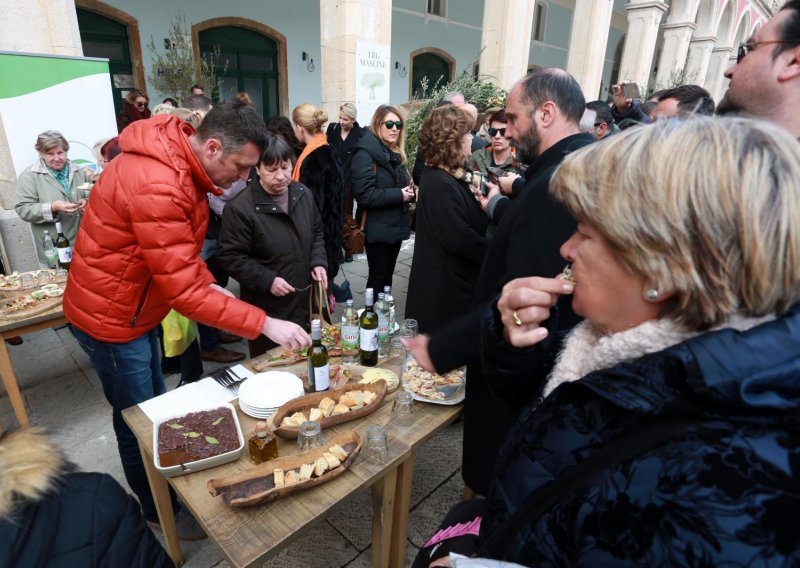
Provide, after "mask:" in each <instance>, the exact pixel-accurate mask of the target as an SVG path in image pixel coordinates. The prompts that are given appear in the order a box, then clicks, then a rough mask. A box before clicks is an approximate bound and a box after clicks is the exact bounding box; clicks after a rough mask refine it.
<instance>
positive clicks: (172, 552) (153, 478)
mask: <svg viewBox="0 0 800 568" xmlns="http://www.w3.org/2000/svg"><path fill="white" fill-rule="evenodd" d="M139 451H140V452H142V459H143V461H144V468H145V471H146V472H147V481H148V482H149V483H150V491H151V492H152V493H153V501H155V504H156V511H157V512H158V522H159V523H161V531H162V532H163V533H164V540H166V542H167V554H169V557H170V558H172V561H173V562H174V563H175V566H181V565H182V564H183V552H182V551H181V541H180V540H179V539H178V527H177V525H176V524H175V512H174V511H173V510H172V500H171V499H170V496H169V483H167V480H166V479H165V478H164V476H163V475H161V474H160V473H159V472H158V470H157V469H156V466H155V465H154V464H153V456H151V455H150V454H149V453H147V450H146V448H145V446H144V444H142V443H141V442H139Z"/></svg>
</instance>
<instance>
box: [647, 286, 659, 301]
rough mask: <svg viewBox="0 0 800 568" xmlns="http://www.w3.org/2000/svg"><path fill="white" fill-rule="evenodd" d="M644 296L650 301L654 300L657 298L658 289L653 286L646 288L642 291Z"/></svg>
mask: <svg viewBox="0 0 800 568" xmlns="http://www.w3.org/2000/svg"><path fill="white" fill-rule="evenodd" d="M644 297H645V298H647V299H648V300H650V301H653V300H656V299H657V298H658V290H656V289H655V288H648V289H647V290H645V292H644Z"/></svg>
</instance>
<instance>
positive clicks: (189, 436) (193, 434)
mask: <svg viewBox="0 0 800 568" xmlns="http://www.w3.org/2000/svg"><path fill="white" fill-rule="evenodd" d="M184 436H186V437H187V438H199V437H200V434H198V433H197V432H187V433H186V434H184Z"/></svg>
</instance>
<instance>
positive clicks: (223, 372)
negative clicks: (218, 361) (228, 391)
mask: <svg viewBox="0 0 800 568" xmlns="http://www.w3.org/2000/svg"><path fill="white" fill-rule="evenodd" d="M209 376H210V377H211V378H213V379H214V380H215V381H217V382H218V383H219V384H221V385H222V386H223V387H228V388H232V387H235V388H236V389H237V390H238V388H239V387H238V383H240V382H242V381H243V380H244V377H240V376H239V375H237V374H236V373H234V372H233V371H232V370H231V369H230V368H229V367H223V368H221V369H217V370H216V371H214V372H212V373H211V374H210V375H209Z"/></svg>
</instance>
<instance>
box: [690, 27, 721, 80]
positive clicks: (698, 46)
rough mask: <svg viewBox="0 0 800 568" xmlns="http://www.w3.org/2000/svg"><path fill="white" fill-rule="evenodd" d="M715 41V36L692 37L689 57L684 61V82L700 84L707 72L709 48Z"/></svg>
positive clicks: (712, 47) (709, 55)
mask: <svg viewBox="0 0 800 568" xmlns="http://www.w3.org/2000/svg"><path fill="white" fill-rule="evenodd" d="M716 42H717V38H716V36H703V37H695V38H692V42H691V43H690V44H689V57H688V59H687V61H686V78H685V81H684V82H685V83H692V84H695V85H702V84H703V83H704V82H705V80H706V73H708V63H709V61H710V60H711V50H712V49H714V44H715V43H716Z"/></svg>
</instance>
